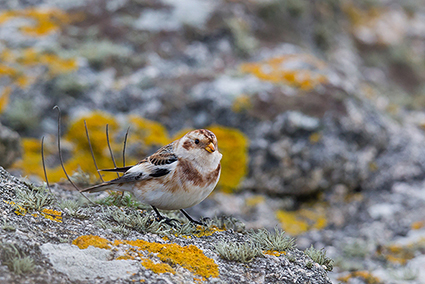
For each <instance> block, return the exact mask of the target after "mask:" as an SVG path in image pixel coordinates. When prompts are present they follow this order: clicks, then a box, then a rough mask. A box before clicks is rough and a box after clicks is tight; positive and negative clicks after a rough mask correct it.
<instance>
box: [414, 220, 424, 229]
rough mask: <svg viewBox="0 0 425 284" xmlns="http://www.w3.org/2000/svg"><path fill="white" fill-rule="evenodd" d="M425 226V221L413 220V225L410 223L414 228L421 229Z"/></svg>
mask: <svg viewBox="0 0 425 284" xmlns="http://www.w3.org/2000/svg"><path fill="white" fill-rule="evenodd" d="M423 227H425V221H416V222H413V223H412V225H410V228H412V230H419V229H422V228H423Z"/></svg>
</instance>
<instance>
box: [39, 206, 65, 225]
mask: <svg viewBox="0 0 425 284" xmlns="http://www.w3.org/2000/svg"><path fill="white" fill-rule="evenodd" d="M40 214H41V215H42V216H43V217H44V218H46V219H49V220H52V221H55V222H59V223H61V222H62V212H60V211H56V210H53V209H47V208H44V209H43V210H41V212H40Z"/></svg>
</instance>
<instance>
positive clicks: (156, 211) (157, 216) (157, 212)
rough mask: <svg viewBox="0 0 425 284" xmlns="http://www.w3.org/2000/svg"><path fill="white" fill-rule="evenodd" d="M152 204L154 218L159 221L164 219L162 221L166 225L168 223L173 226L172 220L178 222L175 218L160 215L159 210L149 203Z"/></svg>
mask: <svg viewBox="0 0 425 284" xmlns="http://www.w3.org/2000/svg"><path fill="white" fill-rule="evenodd" d="M151 206H152V208H153V211H155V214H156V220H157V221H158V222H159V221H162V220H165V221H164V223H165V224H167V225H170V226H173V227H174V226H175V225H174V224H173V223H172V222H179V221H178V220H176V219H170V218H168V217H164V216H162V215H161V213H159V211H158V209H156V207H155V206H153V205H151Z"/></svg>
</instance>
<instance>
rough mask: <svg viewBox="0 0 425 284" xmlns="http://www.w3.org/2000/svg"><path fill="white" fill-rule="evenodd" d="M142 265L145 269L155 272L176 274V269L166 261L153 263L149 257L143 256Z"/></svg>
mask: <svg viewBox="0 0 425 284" xmlns="http://www.w3.org/2000/svg"><path fill="white" fill-rule="evenodd" d="M142 265H143V266H144V267H145V268H146V269H150V270H152V271H153V272H155V273H167V272H168V273H172V274H176V271H175V270H174V269H173V268H172V267H171V266H170V265H169V264H167V263H154V262H153V261H152V260H151V259H149V258H145V259H143V260H142Z"/></svg>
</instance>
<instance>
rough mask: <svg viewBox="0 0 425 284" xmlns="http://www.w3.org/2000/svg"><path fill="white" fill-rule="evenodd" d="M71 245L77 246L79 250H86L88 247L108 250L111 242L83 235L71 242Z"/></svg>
mask: <svg viewBox="0 0 425 284" xmlns="http://www.w3.org/2000/svg"><path fill="white" fill-rule="evenodd" d="M72 244H73V245H76V246H78V247H79V248H80V249H86V248H88V247H89V246H94V247H96V248H101V249H110V248H111V246H110V245H111V242H110V241H108V240H107V239H105V238H102V237H99V236H94V235H84V236H80V237H78V238H76V239H75V240H73V241H72Z"/></svg>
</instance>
